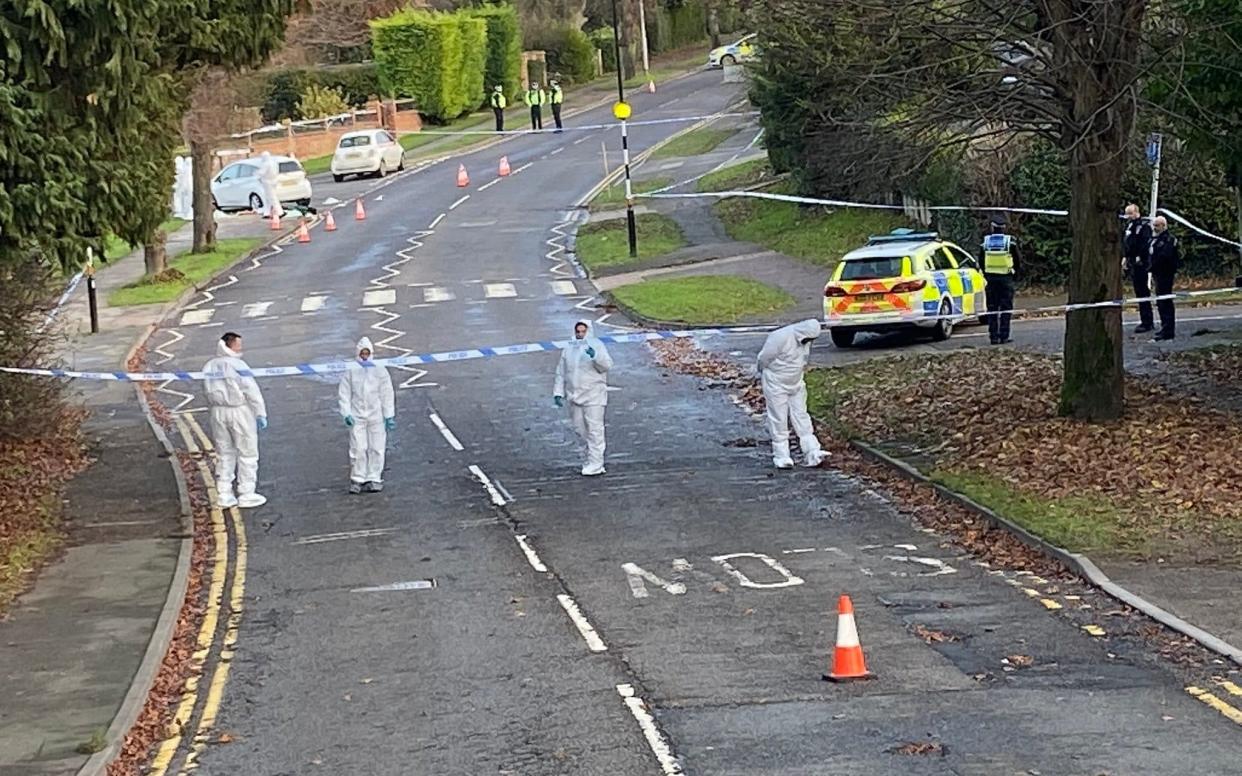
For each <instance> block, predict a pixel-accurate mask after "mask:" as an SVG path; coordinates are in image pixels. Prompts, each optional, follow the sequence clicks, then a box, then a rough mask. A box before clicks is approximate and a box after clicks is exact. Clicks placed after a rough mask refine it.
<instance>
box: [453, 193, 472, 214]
mask: <svg viewBox="0 0 1242 776" xmlns="http://www.w3.org/2000/svg"><path fill="white" fill-rule="evenodd" d="M468 199H470V195H469V194H467V195H465V196H464V197H462V198H461V199H459V200H457V201H456V202H454V203H453V204H451V205H449V210H456V209H457V207H458V205H460V204H461V203H463V202H465V201H466V200H468Z"/></svg>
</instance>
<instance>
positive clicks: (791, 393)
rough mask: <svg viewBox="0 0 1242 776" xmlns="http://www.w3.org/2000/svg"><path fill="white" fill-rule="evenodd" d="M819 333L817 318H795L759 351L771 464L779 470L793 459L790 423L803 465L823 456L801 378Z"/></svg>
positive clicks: (776, 332)
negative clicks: (769, 438) (793, 321)
mask: <svg viewBox="0 0 1242 776" xmlns="http://www.w3.org/2000/svg"><path fill="white" fill-rule="evenodd" d="M819 332H820V326H819V321H817V320H815V319H814V318H811V319H808V320H805V321H799V322H798V323H794V324H790V325H789V326H786V327H784V328H781V329H777V330H776V331H774V332H772V333H771V334H769V335H768V339H767V341H765V342H764V343H763V349H762V350H760V351H759V373H760V375H761V376H762V383H763V400H764V403H765V404H766V405H767V408H768V411H767V420H768V433H769V434H770V435H771V437H772V463H773V464H774V465H775V466H776V467H777V468H780V469H788V468H790V467H792V466H793V458H791V457H790V455H789V424H790V423H791V422H792V423H793V428H794V433H795V434H797V435H798V443H799V444H800V445H801V446H802V453H803V454H804V455H805V456H806V459H805V462H804V463H805V465H807V466H819V465H820V464H821V463H822V462H823V460H824V457H825V455H824V452H823V450H822V449H821V448H820V446H819V440H818V439H816V438H815V429H814V427H813V426H812V425H811V416H810V415H809V414H807V411H806V381H804V380H803V379H802V372H803V370H804V369H805V368H806V362H807V359H809V358H810V356H811V340H813V339H815V338H816V337H818V336H819Z"/></svg>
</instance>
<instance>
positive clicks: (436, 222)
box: [427, 213, 448, 231]
mask: <svg viewBox="0 0 1242 776" xmlns="http://www.w3.org/2000/svg"><path fill="white" fill-rule="evenodd" d="M447 217H448V213H441V214H440V215H438V216H436V220H434V221H432V222H431V224H430V225H429V226H428V227H427V229H428V231H430V230H432V229H435V228H436V227H437V226H439V225H440V222H441V221H443V220H444V219H445V218H447Z"/></svg>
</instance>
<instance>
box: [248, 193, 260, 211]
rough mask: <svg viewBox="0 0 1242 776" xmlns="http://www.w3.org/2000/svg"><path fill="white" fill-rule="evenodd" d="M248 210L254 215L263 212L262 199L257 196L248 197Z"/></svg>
mask: <svg viewBox="0 0 1242 776" xmlns="http://www.w3.org/2000/svg"><path fill="white" fill-rule="evenodd" d="M250 209H251V210H253V211H254V212H256V213H261V212H263V198H262V197H260V196H259V195H258V194H251V195H250Z"/></svg>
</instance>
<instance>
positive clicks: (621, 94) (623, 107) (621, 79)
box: [612, 0, 638, 258]
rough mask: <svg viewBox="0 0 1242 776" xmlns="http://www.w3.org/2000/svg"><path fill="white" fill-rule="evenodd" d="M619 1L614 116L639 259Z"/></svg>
mask: <svg viewBox="0 0 1242 776" xmlns="http://www.w3.org/2000/svg"><path fill="white" fill-rule="evenodd" d="M617 19H618V15H617V0H612V42H613V45H614V47H615V51H616V54H617V104H616V105H614V106H612V115H613V116H615V117H616V118H617V120H618V121H620V122H621V159H622V161H623V162H624V163H625V223H626V229H627V231H628V232H629V238H630V258H637V257H638V224H637V222H636V221H635V220H634V187H633V185H632V183H631V182H630V138H629V131H628V128H627V126H626V121H627V119H629V117H630V114H631V113H632V112H633V111H632V110H631V109H630V106H629V103H627V102H626V101H625V72H624V71H625V64H624V62H623V61H622V59H621V27H620V25H619V23H618V21H617Z"/></svg>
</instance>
